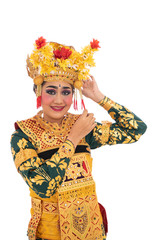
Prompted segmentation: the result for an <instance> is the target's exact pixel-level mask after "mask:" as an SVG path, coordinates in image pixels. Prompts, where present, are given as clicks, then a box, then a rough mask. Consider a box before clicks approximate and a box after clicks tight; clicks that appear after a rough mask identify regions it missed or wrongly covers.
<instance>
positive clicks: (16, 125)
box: [14, 122, 19, 130]
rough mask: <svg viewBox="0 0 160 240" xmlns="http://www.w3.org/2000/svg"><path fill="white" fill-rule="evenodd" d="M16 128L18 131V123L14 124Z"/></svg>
mask: <svg viewBox="0 0 160 240" xmlns="http://www.w3.org/2000/svg"><path fill="white" fill-rule="evenodd" d="M14 127H15V129H16V130H17V129H19V126H18V124H17V123H16V122H15V123H14Z"/></svg>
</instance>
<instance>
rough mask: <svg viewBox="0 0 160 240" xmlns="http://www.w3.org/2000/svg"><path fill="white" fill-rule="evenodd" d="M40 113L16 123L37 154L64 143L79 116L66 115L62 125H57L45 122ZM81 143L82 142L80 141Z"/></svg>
mask: <svg viewBox="0 0 160 240" xmlns="http://www.w3.org/2000/svg"><path fill="white" fill-rule="evenodd" d="M41 114H42V111H41V112H39V113H38V114H37V115H36V116H34V117H33V118H30V119H28V120H25V121H20V122H17V124H18V126H19V127H20V129H22V131H23V132H24V133H25V134H26V135H27V136H28V137H29V139H32V144H33V143H34V144H33V145H34V147H35V148H36V151H37V153H40V152H43V151H46V149H52V148H53V147H54V148H55V147H56V146H57V147H59V146H60V145H61V144H62V143H64V142H65V141H66V139H67V137H68V134H69V132H70V129H71V128H72V126H73V124H74V123H75V121H76V120H77V119H78V117H79V115H75V114H71V113H67V114H66V116H65V117H64V119H63V121H62V125H61V126H59V125H58V124H57V123H50V122H46V121H45V120H44V119H43V118H42V117H41ZM81 142H82V141H81Z"/></svg>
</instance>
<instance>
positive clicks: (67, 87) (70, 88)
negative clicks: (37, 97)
mask: <svg viewBox="0 0 160 240" xmlns="http://www.w3.org/2000/svg"><path fill="white" fill-rule="evenodd" d="M46 88H55V89H58V87H57V86H47V87H46ZM62 88H63V89H71V88H70V87H62Z"/></svg>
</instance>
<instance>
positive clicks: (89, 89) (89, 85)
mask: <svg viewBox="0 0 160 240" xmlns="http://www.w3.org/2000/svg"><path fill="white" fill-rule="evenodd" d="M82 94H83V95H84V96H85V97H88V98H90V99H92V100H93V101H95V102H99V101H101V100H102V99H103V98H104V94H103V93H101V92H100V90H99V88H98V85H97V83H96V80H95V78H94V77H93V76H91V75H90V79H87V80H83V89H82Z"/></svg>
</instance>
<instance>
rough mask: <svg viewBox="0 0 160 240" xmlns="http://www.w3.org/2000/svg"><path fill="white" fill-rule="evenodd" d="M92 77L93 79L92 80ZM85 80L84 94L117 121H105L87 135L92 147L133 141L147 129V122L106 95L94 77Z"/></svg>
mask: <svg viewBox="0 0 160 240" xmlns="http://www.w3.org/2000/svg"><path fill="white" fill-rule="evenodd" d="M91 79H92V80H91ZM91 79H90V80H88V81H86V82H84V90H83V94H84V95H85V96H86V97H88V98H91V99H92V100H93V101H95V102H97V103H98V104H99V105H100V106H102V107H103V108H104V109H105V110H107V111H108V113H109V115H110V116H111V117H112V119H114V120H115V123H111V122H107V121H103V122H102V123H98V122H97V125H96V126H95V128H94V129H93V130H92V131H91V132H90V133H89V134H88V135H87V136H86V137H85V139H86V141H87V142H88V144H89V145H90V147H91V148H92V149H94V148H97V147H100V146H103V145H105V144H109V145H114V144H120V143H123V144H124V143H133V142H135V141H137V140H138V139H139V138H140V136H141V135H142V134H143V133H144V132H145V131H146V129H147V126H146V124H145V123H144V122H143V121H142V120H141V119H140V118H139V117H137V116H136V115H135V114H134V113H133V112H131V111H130V110H128V109H127V108H126V107H124V106H122V105H120V104H118V103H115V102H114V101H112V100H111V99H110V98H108V97H106V96H104V95H103V94H102V93H101V92H100V90H99V89H98V86H97V83H96V81H95V79H94V78H93V77H91Z"/></svg>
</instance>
